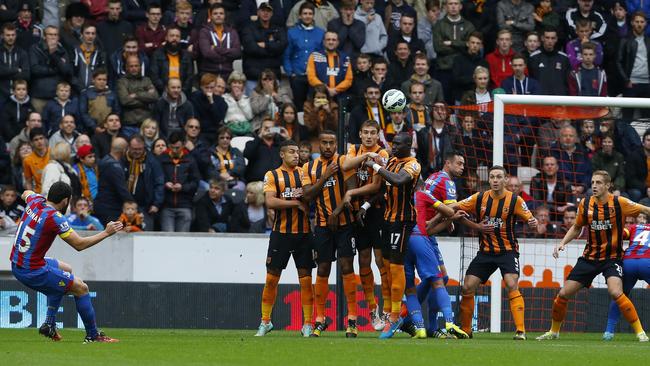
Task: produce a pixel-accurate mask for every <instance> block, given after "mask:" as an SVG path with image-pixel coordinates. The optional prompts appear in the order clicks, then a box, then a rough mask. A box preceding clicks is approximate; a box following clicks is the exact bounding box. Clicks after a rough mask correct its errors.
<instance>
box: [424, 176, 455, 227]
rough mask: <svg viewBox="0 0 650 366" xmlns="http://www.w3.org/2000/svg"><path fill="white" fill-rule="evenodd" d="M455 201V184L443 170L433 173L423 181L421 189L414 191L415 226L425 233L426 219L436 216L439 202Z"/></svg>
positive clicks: (448, 202)
mask: <svg viewBox="0 0 650 366" xmlns="http://www.w3.org/2000/svg"><path fill="white" fill-rule="evenodd" d="M454 202H456V184H454V181H453V180H452V179H451V177H449V174H447V172H445V171H444V170H441V171H439V172H436V173H433V174H431V175H430V176H429V178H427V180H426V181H425V182H424V187H423V188H422V190H420V191H418V192H416V193H415V211H416V212H417V228H418V230H419V231H420V233H422V234H426V232H427V230H426V226H427V221H429V220H431V219H432V218H433V217H434V216H436V212H437V211H436V210H435V208H436V207H438V206H439V205H440V204H443V203H444V204H451V203H454Z"/></svg>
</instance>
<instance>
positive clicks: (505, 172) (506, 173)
mask: <svg viewBox="0 0 650 366" xmlns="http://www.w3.org/2000/svg"><path fill="white" fill-rule="evenodd" d="M493 170H500V171H502V172H503V174H504V175H505V176H508V171H507V170H506V168H504V167H502V166H501V165H493V166H492V167H491V168H490V170H488V174H490V173H492V171H493Z"/></svg>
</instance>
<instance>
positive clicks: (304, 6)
mask: <svg viewBox="0 0 650 366" xmlns="http://www.w3.org/2000/svg"><path fill="white" fill-rule="evenodd" d="M305 9H309V10H311V11H312V12H314V13H315V12H316V6H315V5H314V4H313V3H311V2H309V1H305V2H304V3H302V5H300V8H299V9H298V14H302V11H303V10H305Z"/></svg>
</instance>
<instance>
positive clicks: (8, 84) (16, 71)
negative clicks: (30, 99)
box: [0, 44, 30, 101]
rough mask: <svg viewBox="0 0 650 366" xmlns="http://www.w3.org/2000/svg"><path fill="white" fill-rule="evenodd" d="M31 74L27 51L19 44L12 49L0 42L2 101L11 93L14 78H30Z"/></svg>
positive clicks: (0, 94)
mask: <svg viewBox="0 0 650 366" xmlns="http://www.w3.org/2000/svg"><path fill="white" fill-rule="evenodd" d="M29 74H30V73H29V56H28V55H27V51H25V50H23V49H22V48H20V47H18V45H17V44H16V45H14V47H13V48H12V49H11V50H8V49H7V48H6V47H5V46H4V44H0V101H3V100H5V99H7V98H8V97H9V95H11V92H12V87H13V81H14V80H18V79H22V80H29Z"/></svg>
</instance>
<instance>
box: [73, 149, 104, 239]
mask: <svg viewBox="0 0 650 366" xmlns="http://www.w3.org/2000/svg"><path fill="white" fill-rule="evenodd" d="M77 159H78V160H79V162H78V163H76V164H74V165H73V166H72V167H73V168H74V170H75V171H76V172H77V175H78V176H79V183H80V184H81V196H82V197H84V198H86V199H88V200H89V201H90V202H92V201H93V200H94V199H95V197H97V187H98V184H97V178H99V172H98V171H97V164H96V162H97V160H96V157H95V150H94V149H93V147H92V146H91V145H83V146H81V147H79V148H78V149H77ZM100 230H103V229H100Z"/></svg>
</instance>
